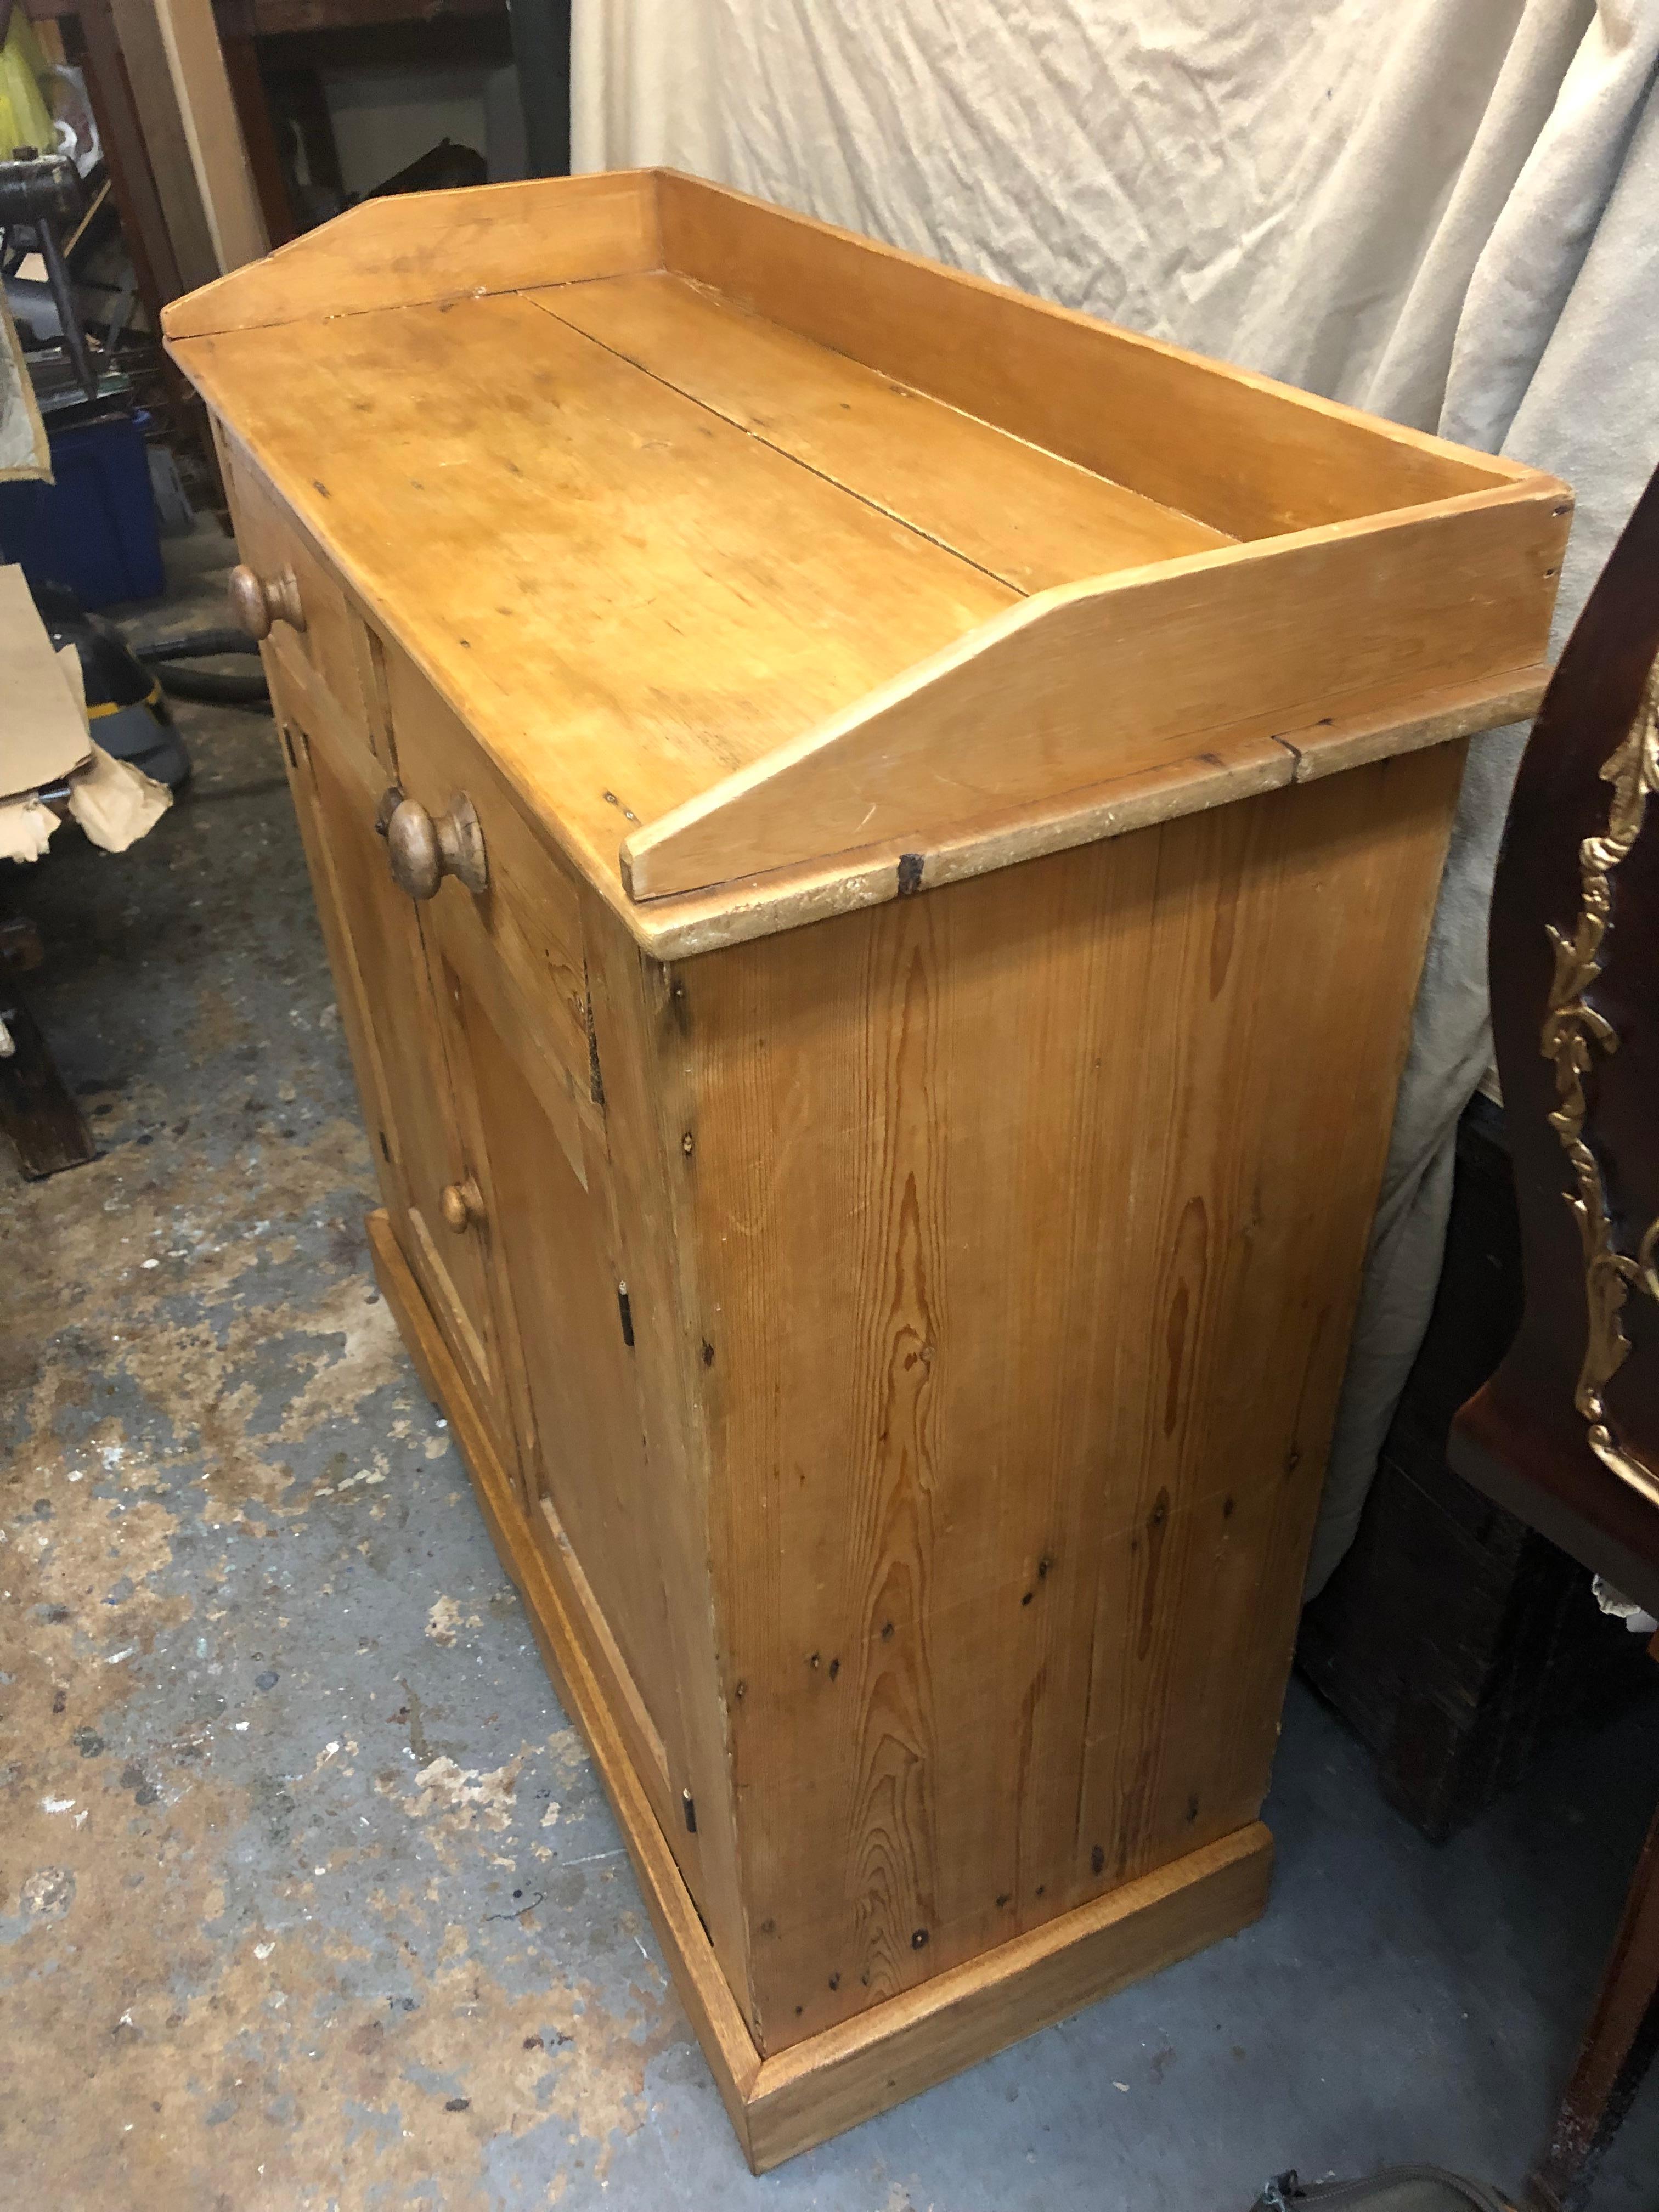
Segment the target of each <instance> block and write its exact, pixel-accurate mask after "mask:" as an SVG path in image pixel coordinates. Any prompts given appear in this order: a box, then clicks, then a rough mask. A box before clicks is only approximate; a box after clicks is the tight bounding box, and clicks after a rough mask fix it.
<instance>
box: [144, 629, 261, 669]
mask: <svg viewBox="0 0 1659 2212" xmlns="http://www.w3.org/2000/svg"><path fill="white" fill-rule="evenodd" d="M258 650H259V648H258V646H257V645H256V644H255V643H254V641H253V640H252V638H251V637H250V636H249V635H248V634H247V632H246V630H243V629H197V630H191V632H190V633H189V634H188V635H186V636H184V637H163V638H158V639H157V640H156V641H155V644H154V645H135V646H134V647H132V652H133V653H134V654H135V656H136V657H137V659H140V660H143V661H149V662H155V661H162V660H205V659H207V658H208V656H209V655H210V653H258Z"/></svg>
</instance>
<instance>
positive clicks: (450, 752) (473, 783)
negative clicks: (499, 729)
mask: <svg viewBox="0 0 1659 2212" xmlns="http://www.w3.org/2000/svg"><path fill="white" fill-rule="evenodd" d="M383 651H384V655H385V663H384V665H385V673H386V696H387V701H388V704H389V708H390V714H391V726H392V744H393V748H394V750H395V754H396V759H397V773H398V784H399V786H400V787H401V788H402V790H403V791H404V793H405V794H406V796H408V797H409V798H410V799H416V800H418V801H419V803H420V804H421V805H422V806H423V807H425V808H426V810H427V811H428V813H429V814H430V815H431V816H432V817H434V819H435V820H436V819H437V818H438V817H440V816H441V815H443V814H445V813H447V811H449V810H450V808H451V807H452V805H453V801H454V799H456V797H457V795H458V794H461V793H465V797H466V799H468V800H469V801H470V802H471V806H472V808H473V811H474V812H475V813H476V815H477V822H478V827H479V829H480V830H481V831H482V833H483V851H484V859H485V864H486V866H487V869H488V884H487V887H486V888H485V890H483V892H482V893H481V894H478V895H475V894H474V893H472V892H471V891H469V890H466V888H465V886H464V885H463V884H460V883H459V882H455V881H452V880H448V879H446V880H445V882H444V883H443V884H441V886H440V889H439V890H438V893H437V896H436V898H435V900H434V901H433V902H432V908H433V911H434V913H435V914H437V913H441V915H442V917H443V921H444V923H445V927H446V937H447V945H448V947H449V950H450V954H451V957H452V958H453V959H454V960H455V961H456V962H457V964H458V965H459V967H461V968H462V969H464V970H465V973H466V974H467V975H468V978H469V981H476V982H477V986H478V987H479V989H480V990H481V991H482V992H483V993H485V994H487V995H489V997H491V998H492V999H493V1000H495V1001H496V1002H497V1003H498V1004H500V1003H501V1000H502V998H503V994H507V996H508V997H510V999H511V1000H512V1002H513V1012H512V1013H511V1016H510V1017H509V1018H510V1020H511V1023H512V1024H513V1026H514V1027H517V1028H521V1029H522V1030H524V1032H525V1033H526V1036H527V1037H528V1038H529V1040H530V1042H531V1043H532V1045H533V1048H534V1049H535V1052H536V1054H537V1055H538V1058H539V1060H541V1061H542V1062H543V1063H544V1064H545V1065H546V1066H547V1067H548V1068H549V1069H550V1070H556V1071H557V1072H558V1075H557V1082H558V1087H559V1088H560V1090H562V1091H563V1093H564V1094H565V1097H566V1101H567V1105H566V1108H565V1110H564V1113H563V1114H562V1116H561V1120H562V1122H565V1123H568V1121H569V1118H570V1115H571V1114H572V1113H573V1112H574V1113H575V1114H577V1115H580V1117H581V1118H582V1119H583V1120H584V1121H586V1122H587V1123H588V1124H589V1125H590V1126H591V1127H596V1128H598V1129H599V1130H601V1131H602V1130H603V1126H604V1116H603V1098H604V1091H603V1085H602V1083H601V1079H600V1075H599V1063H598V1059H597V1055H596V1054H595V1051H594V1046H593V1038H592V1013H591V1009H590V1005H589V999H588V988H587V968H586V957H585V953H584V950H583V945H582V927H581V907H580V899H579V895H578V892H577V888H576V884H575V881H574V878H572V877H571V876H569V875H568V874H567V873H566V872H565V871H564V869H563V868H562V866H560V864H559V862H558V861H556V860H555V859H554V858H553V856H552V855H551V854H550V853H549V851H548V850H547V848H546V847H545V846H544V844H543V843H542V842H541V841H540V839H539V838H538V836H536V835H535V833H534V831H533V830H532V829H531V828H530V825H529V823H527V822H526V819H525V817H524V815H523V814H522V812H521V811H520V808H519V805H518V802H517V801H516V800H515V799H513V796H512V794H511V793H509V791H508V790H507V786H506V784H505V782H504V781H503V780H502V779H501V775H499V774H498V772H497V771H496V769H495V768H494V767H493V766H492V765H491V763H489V760H488V759H487V758H486V757H485V756H484V754H483V750H482V749H481V748H480V747H479V745H478V744H477V740H476V739H475V738H473V737H472V735H471V732H470V731H468V730H467V728H466V726H465V724H464V723H463V722H462V721H461V720H460V719H459V716H458V715H456V714H453V713H452V712H451V710H450V709H449V708H447V706H445V704H444V703H443V702H442V701H441V699H440V698H439V697H438V696H437V694H436V693H435V691H434V690H432V688H431V686H430V685H429V684H428V683H427V681H426V679H425V678H423V677H422V675H421V674H420V672H419V671H418V670H416V668H415V667H414V666H413V665H411V664H410V662H409V661H408V660H407V659H404V656H403V655H402V654H401V653H398V650H397V649H396V648H395V647H390V646H388V647H384V648H383ZM538 1087H539V1086H538ZM566 1150H567V1152H569V1150H570V1147H569V1146H568V1145H567V1146H566ZM572 1164H573V1165H575V1166H577V1167H578V1171H579V1172H580V1163H579V1161H578V1160H575V1159H573V1162H572Z"/></svg>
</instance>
